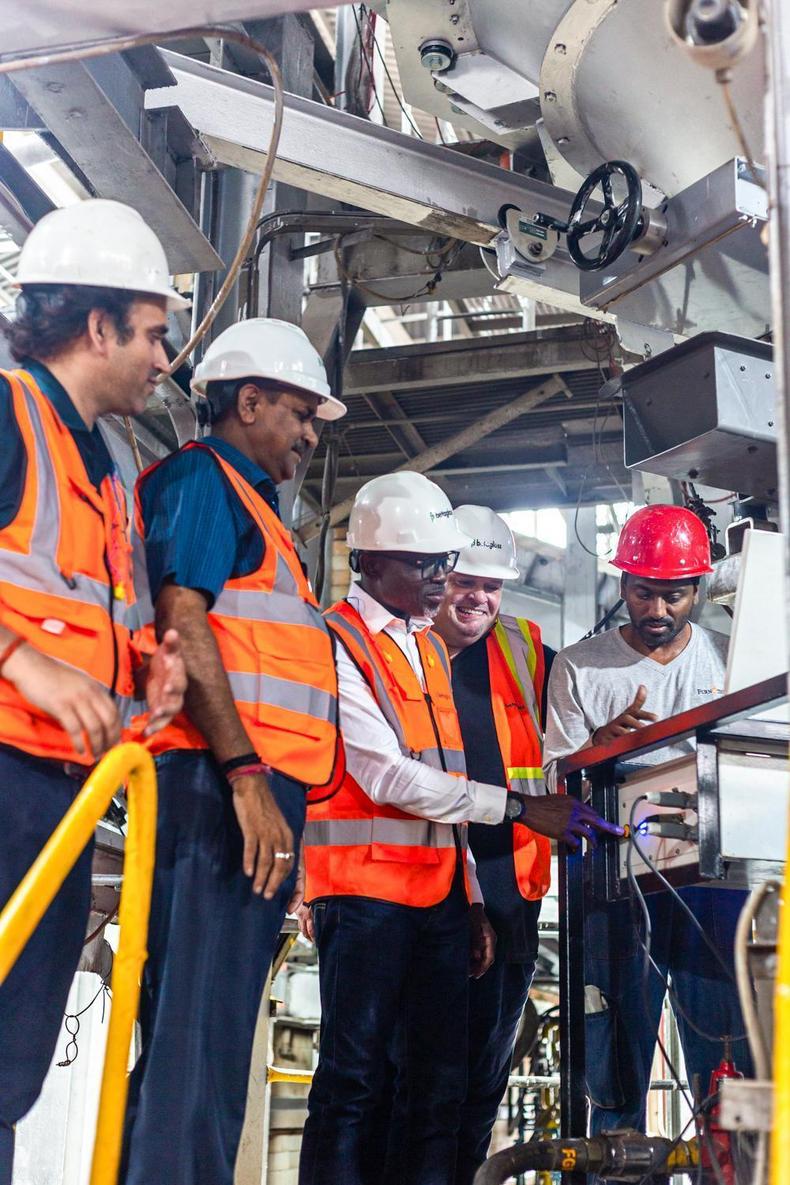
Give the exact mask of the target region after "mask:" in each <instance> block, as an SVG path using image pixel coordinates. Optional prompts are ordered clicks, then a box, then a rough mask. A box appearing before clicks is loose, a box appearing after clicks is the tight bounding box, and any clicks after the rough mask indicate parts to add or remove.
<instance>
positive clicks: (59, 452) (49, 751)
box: [0, 370, 133, 765]
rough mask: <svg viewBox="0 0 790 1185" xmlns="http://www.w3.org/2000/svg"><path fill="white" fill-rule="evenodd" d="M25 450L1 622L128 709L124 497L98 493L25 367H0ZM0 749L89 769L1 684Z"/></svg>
mask: <svg viewBox="0 0 790 1185" xmlns="http://www.w3.org/2000/svg"><path fill="white" fill-rule="evenodd" d="M0 377H2V378H4V379H5V380H6V382H7V383H8V385H9V387H10V398H11V400H12V402H13V409H14V416H15V418H16V422H17V424H18V426H19V431H20V433H21V436H22V442H23V444H24V447H25V453H26V467H25V477H24V485H23V489H22V498H21V500H20V503H19V507H18V508H17V512H16V514H15V516H14V519H13V521H12V522H11V523H9V524H8V526H6V527H3V528H2V530H0V624H2V625H4V626H5V627H6V628H7V629H10V630H13V631H14V633H16V634H19V635H20V636H21V637H23V638H26V639H27V640H28V641H29V642H30V643H31V644H32V645H33V646H35V648H36V649H37V650H40V651H41V652H42V653H43V654H46V655H49V657H50V658H55V659H57V660H58V661H59V662H63V663H66V664H67V665H68V666H71V667H76V668H77V669H78V670H80V671H84V672H85V673H86V674H88V675H90V676H91V677H92V678H93V679H95V680H97V682H99V683H101V684H102V685H103V686H104V687H106V688H107V690H108V691H109V692H110V693H111V694H113V695H114V696H115V699H116V702H117V703H118V706H119V709H120V711H121V715H122V717H123V718H124V719H126V717H127V715H128V712H129V711H130V710H131V703H132V693H133V677H132V665H133V657H132V646H131V635H130V632H129V628H128V627H129V610H130V607H131V605H132V602H133V587H132V576H131V564H130V558H131V548H130V545H129V541H128V537H127V512H126V499H125V495H124V491H123V487H122V486H121V484H120V482H119V481H118V479H117V478H116V477H115V476H112V477H105V478H104V480H103V481H102V484H101V488H100V489H99V490H97V489H96V487H95V486H94V485H93V482H92V481H91V480H90V478H89V477H88V474H87V472H86V469H85V465H84V463H83V460H82V457H81V456H80V453H79V449H78V448H77V445H76V443H75V441H74V437H73V436H72V434H71V432H70V431H69V429H68V428H67V427H66V425H65V424H64V423H63V421H62V420H61V418H60V416H59V415H58V414H57V412H56V411H55V409H54V407H53V406H52V404H51V403H50V401H49V399H47V397H46V395H44V393H43V392H42V391H41V390H40V388H39V387H38V385H37V383H36V381H35V379H34V378H33V376H32V375H31V374H29V373H28V372H27V371H25V370H11V371H7V370H3V371H0ZM0 742H2V743H3V744H6V745H13V746H14V747H15V748H17V749H22V750H24V751H25V752H26V753H31V754H33V755H34V756H36V757H49V758H52V759H54V760H57V761H71V762H77V763H79V764H81V765H91V764H92V763H93V760H94V759H93V757H91V756H89V755H88V754H80V753H77V752H76V751H75V749H74V747H73V745H72V743H71V740H70V739H69V737H68V734H67V733H66V732H65V731H64V730H63V729H62V728H61V726H60V725H59V724H58V723H57V722H56V721H55V720H54V719H53V718H52V717H51V716H48V715H47V714H46V713H44V712H42V711H41V709H39V708H37V707H34V705H33V704H31V703H30V702H29V701H28V700H26V699H25V698H24V697H23V696H22V695H21V694H20V693H19V692H18V691H17V690H16V688H15V687H14V685H13V684H12V683H10V682H9V681H8V680H7V679H2V678H0Z"/></svg>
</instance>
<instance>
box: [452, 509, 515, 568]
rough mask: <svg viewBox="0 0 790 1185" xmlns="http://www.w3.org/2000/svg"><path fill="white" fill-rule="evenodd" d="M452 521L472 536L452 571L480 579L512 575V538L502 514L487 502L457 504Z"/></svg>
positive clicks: (513, 542) (513, 555) (513, 565)
mask: <svg viewBox="0 0 790 1185" xmlns="http://www.w3.org/2000/svg"><path fill="white" fill-rule="evenodd" d="M455 521H456V522H457V523H458V526H459V527H460V528H461V530H462V531H465V532H466V534H467V535H471V537H472V542H471V543H469V544H468V545H467V546H466V547H465V548H464V549H463V550H462V552H461V554H460V555H459V557H458V563H457V564H456V565H455V568H454V571H455V572H457V573H458V574H459V575H460V576H479V577H480V578H481V579H484V580H485V579H488V580H515V579H516V577H517V576H518V575H519V570H518V564H517V563H516V541H515V539H514V538H513V532H512V531H511V529H510V527H509V526H508V525H507V523H506V522H505V520H504V519H503V518H501V517H500V516H499V515H498V514H496V513H495V511H493V510H489V508H488V507H487V506H457V507H456V510H455Z"/></svg>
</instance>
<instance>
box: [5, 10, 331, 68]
mask: <svg viewBox="0 0 790 1185" xmlns="http://www.w3.org/2000/svg"><path fill="white" fill-rule="evenodd" d="M335 2H336V0H223V2H222V3H221V4H218V3H217V0H168V3H167V4H163V3H162V0H135V2H134V4H127V5H119V4H113V5H112V6H111V7H110V6H108V4H107V0H80V5H79V26H78V28H75V6H74V4H72V3H71V2H70V0H57V2H53V0H48V2H47V3H45V4H38V3H37V4H35V5H29V4H18V5H17V4H15V5H6V6H5V9H6V10H5V11H4V12H3V57H10V56H12V55H17V54H30V53H33V52H38V51H41V50H45V49H53V48H54V47H56V46H64V45H66V46H70V45H72V44H73V43H74V41H75V40H76V39H77V38H79V40H80V41H83V42H85V41H87V42H90V41H98V40H100V39H102V38H106V37H108V36H112V35H117V36H119V37H123V36H128V35H130V34H134V33H163V34H164V33H176V32H178V31H179V30H180V29H190V28H196V27H199V26H201V25H210V24H216V22H217V21H218V20H222V21H227V22H231V21H243V20H248V19H252V18H253V17H255V18H260V17H267V16H279V15H280V14H281V13H283V12H308V11H309V10H310V9H312V8H329V7H332V6H333V5H334V4H335Z"/></svg>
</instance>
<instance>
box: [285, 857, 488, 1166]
mask: <svg viewBox="0 0 790 1185" xmlns="http://www.w3.org/2000/svg"><path fill="white" fill-rule="evenodd" d="M313 918H314V924H315V933H316V945H317V947H318V967H319V974H320V983H321V1046H320V1053H319V1061H318V1067H317V1069H316V1073H315V1078H314V1079H313V1085H312V1089H311V1091H310V1096H309V1099H308V1104H307V1106H308V1119H307V1123H306V1124H305V1129H304V1136H303V1139H302V1155H301V1162H300V1166H299V1182H300V1185H378V1183H379V1182H380V1181H381V1180H382V1178H383V1175H384V1171H385V1160H386V1152H387V1149H386V1146H385V1145H386V1143H387V1140H386V1138H385V1131H386V1126H387V1120H388V1117H389V1114H390V1109H391V1103H392V1091H393V1076H392V1067H391V1062H390V1059H389V1056H388V1054H389V1053H390V1052H391V1049H392V1040H393V1037H394V1036H395V1035H396V1034H397V1035H398V1040H399V1042H400V1041H401V1040H402V1041H403V1042H405V1048H404V1056H403V1061H402V1062H401V1061H400V1059H399V1066H400V1065H402V1066H403V1067H404V1069H403V1081H400V1080H399V1082H398V1088H397V1089H398V1095H399V1099H402V1100H404V1107H405V1116H404V1121H403V1126H402V1128H400V1131H401V1132H402V1138H401V1141H400V1145H401V1146H400V1147H399V1148H398V1150H397V1157H398V1163H399V1166H400V1168H399V1177H398V1181H399V1185H452V1182H453V1179H454V1174H455V1160H456V1143H457V1138H458V1125H459V1117H460V1109H461V1104H462V1102H463V1099H464V1093H465V1088H466V1057H467V1051H466V1016H467V1012H466V1010H467V985H468V974H469V907H468V904H467V900H466V895H465V893H464V890H463V885H462V883H461V881H460V879H459V878H456V881H455V883H454V885H453V888H452V890H451V892H450V894H449V895H448V896H447V897H446V898H445V900H444V901H442V902H441V903H440V904H438V905H435V906H432V907H430V908H427V909H416V908H412V907H410V906H405V905H393V904H391V903H389V902H386V901H375V900H371V899H369V898H364V897H329V898H326V899H323V900H318V901H315V902H314V903H313Z"/></svg>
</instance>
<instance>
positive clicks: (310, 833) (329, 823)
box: [304, 816, 466, 848]
mask: <svg viewBox="0 0 790 1185" xmlns="http://www.w3.org/2000/svg"><path fill="white" fill-rule="evenodd" d="M304 840H305V843H306V844H309V845H310V846H311V847H354V846H356V845H357V844H370V843H373V842H375V843H386V844H392V845H393V846H394V847H399V848H454V847H455V846H456V841H455V836H454V835H453V829H452V827H448V826H447V825H446V824H442V823H431V822H430V821H429V820H428V819H414V818H413V819H388V818H385V817H381V816H379V817H377V818H365V819H308V820H307V823H306V824H305V832H304ZM460 842H461V845H462V846H466V832H464V833H463V838H461V841H460Z"/></svg>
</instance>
